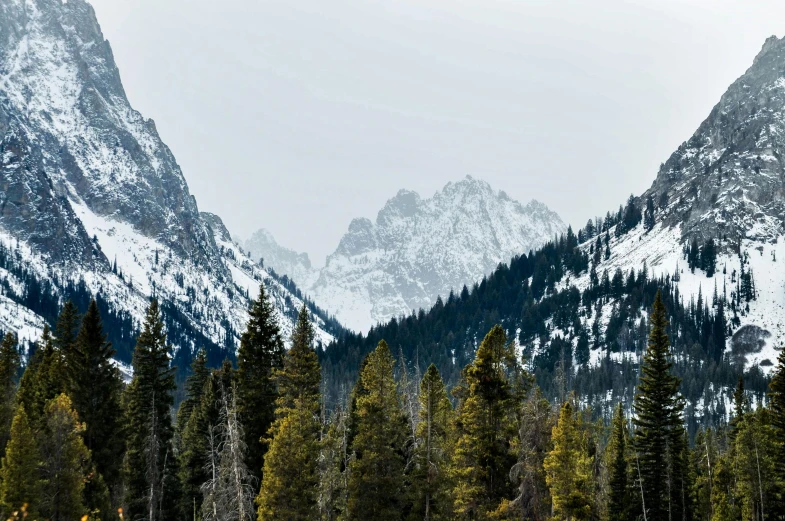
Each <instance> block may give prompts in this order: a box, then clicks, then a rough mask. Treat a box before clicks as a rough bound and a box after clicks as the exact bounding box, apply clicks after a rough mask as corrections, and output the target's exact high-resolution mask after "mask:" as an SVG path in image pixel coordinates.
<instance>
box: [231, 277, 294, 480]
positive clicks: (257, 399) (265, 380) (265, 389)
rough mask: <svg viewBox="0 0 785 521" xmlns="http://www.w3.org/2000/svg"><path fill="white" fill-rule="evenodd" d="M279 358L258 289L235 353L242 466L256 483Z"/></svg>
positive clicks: (271, 318) (269, 309) (270, 316)
mask: <svg viewBox="0 0 785 521" xmlns="http://www.w3.org/2000/svg"><path fill="white" fill-rule="evenodd" d="M283 355H284V347H283V340H282V339H281V333H280V330H279V328H278V324H277V322H276V318H275V310H274V308H273V305H272V303H271V302H270V300H269V299H268V297H267V295H266V294H265V289H264V285H261V286H260V287H259V297H258V299H257V300H256V301H254V302H253V304H252V306H251V310H250V317H249V319H248V327H247V329H246V330H245V333H243V335H242V337H241V339H240V348H239V350H238V351H237V392H238V408H239V415H240V423H241V424H242V425H243V428H244V429H245V443H246V445H247V447H248V449H247V450H248V452H247V456H246V464H247V466H248V469H249V470H250V472H251V474H252V475H253V476H254V477H255V478H256V479H257V480H258V481H259V482H261V479H260V478H261V473H262V467H263V466H264V453H265V452H266V445H264V444H262V441H261V440H262V438H264V437H266V436H267V431H268V430H269V429H270V426H271V425H272V423H273V420H274V419H275V400H276V399H277V397H278V393H277V391H276V386H275V381H274V378H273V375H274V372H275V370H276V369H280V368H281V366H282V364H283Z"/></svg>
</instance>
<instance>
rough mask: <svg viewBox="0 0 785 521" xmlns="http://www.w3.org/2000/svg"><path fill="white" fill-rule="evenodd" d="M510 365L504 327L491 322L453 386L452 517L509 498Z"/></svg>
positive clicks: (482, 511)
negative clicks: (455, 405)
mask: <svg viewBox="0 0 785 521" xmlns="http://www.w3.org/2000/svg"><path fill="white" fill-rule="evenodd" d="M514 364H515V354H514V351H513V350H512V346H510V345H508V344H507V336H506V334H505V333H504V330H503V329H502V328H501V326H498V325H497V326H494V327H493V328H492V329H491V330H490V331H489V332H488V334H487V335H486V336H485V339H483V341H482V343H481V344H480V347H479V348H478V349H477V354H476V356H475V359H474V362H473V363H471V364H470V365H468V366H466V368H465V369H464V370H463V382H462V385H461V386H460V387H458V388H457V389H456V390H455V391H454V394H456V395H457V396H458V399H459V405H458V410H457V418H456V443H455V447H454V449H453V455H452V462H451V465H450V466H451V476H452V479H453V482H454V489H453V499H454V509H455V510H454V512H455V519H485V518H487V516H489V515H490V513H491V512H493V511H494V510H496V509H497V507H498V506H499V505H500V504H501V502H502V501H503V500H505V499H507V500H510V499H511V498H510V497H509V496H511V495H512V494H511V492H512V489H513V486H512V483H511V481H510V477H509V474H510V469H511V468H512V467H513V465H515V463H516V457H515V454H514V452H512V450H511V443H510V442H511V440H512V439H514V437H515V435H516V434H517V427H518V422H517V417H516V412H517V407H518V406H519V404H518V403H517V400H516V398H517V397H518V394H519V393H518V390H516V389H515V386H514V385H512V384H511V382H510V380H509V378H508V374H509V372H510V371H509V368H510V365H514ZM513 373H515V371H513Z"/></svg>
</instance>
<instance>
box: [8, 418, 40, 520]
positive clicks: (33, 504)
mask: <svg viewBox="0 0 785 521" xmlns="http://www.w3.org/2000/svg"><path fill="white" fill-rule="evenodd" d="M40 464H41V455H40V453H39V451H38V444H37V441H36V439H35V437H34V436H33V431H32V430H31V428H30V423H29V422H28V420H27V414H26V413H25V410H24V407H22V406H21V405H20V406H19V407H17V409H16V414H15V415H14V419H13V423H12V424H11V438H10V440H9V441H8V446H7V447H6V451H5V456H4V457H3V462H2V466H1V467H0V508H2V514H3V515H4V516H5V517H6V519H7V518H8V517H10V516H11V514H12V512H14V511H18V510H19V509H20V508H22V506H23V505H27V508H26V513H27V516H28V517H30V518H31V519H35V518H36V516H37V515H38V507H39V505H40V502H41V485H42V483H41V478H40V476H39V475H38V468H39V466H40ZM20 517H22V516H20Z"/></svg>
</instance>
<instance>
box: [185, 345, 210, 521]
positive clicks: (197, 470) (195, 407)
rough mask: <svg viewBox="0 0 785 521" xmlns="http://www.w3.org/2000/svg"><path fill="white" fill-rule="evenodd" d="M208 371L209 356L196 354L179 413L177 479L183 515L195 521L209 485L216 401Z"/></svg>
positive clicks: (203, 353)
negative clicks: (213, 403)
mask: <svg viewBox="0 0 785 521" xmlns="http://www.w3.org/2000/svg"><path fill="white" fill-rule="evenodd" d="M210 380H211V375H210V370H209V369H208V368H207V353H206V352H205V350H204V349H200V350H199V351H197V353H196V356H195V357H194V360H193V363H192V365H191V374H190V375H189V376H188V379H187V380H186V383H185V388H186V396H185V399H184V400H183V402H182V403H181V404H180V408H179V410H178V411H177V445H178V451H177V454H178V463H179V465H178V478H179V480H180V492H181V495H180V498H181V503H180V515H181V517H182V518H183V519H195V518H196V512H195V511H196V510H197V509H198V508H201V505H202V492H201V486H202V484H203V483H204V482H205V481H207V479H208V477H207V475H206V473H205V470H204V469H205V465H206V464H207V451H208V448H207V435H208V426H209V420H210V419H209V418H208V410H207V409H208V407H209V405H208V403H209V401H211V400H214V391H213V389H212V388H209V389H208V385H210V384H211V383H212V382H211V381H210Z"/></svg>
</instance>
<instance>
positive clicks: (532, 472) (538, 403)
mask: <svg viewBox="0 0 785 521" xmlns="http://www.w3.org/2000/svg"><path fill="white" fill-rule="evenodd" d="M554 419H555V418H554V415H553V414H552V413H551V405H550V403H548V400H547V399H545V397H544V396H543V394H542V391H541V390H540V388H539V387H537V388H535V389H534V390H533V391H532V392H530V393H529V396H528V397H527V398H526V401H525V402H524V403H523V407H522V408H521V418H520V427H519V429H518V438H519V455H518V462H517V463H516V464H515V466H514V467H513V468H512V471H511V473H510V474H511V476H512V477H513V478H514V479H517V480H518V494H517V496H516V497H515V499H514V500H513V501H512V503H511V504H510V511H511V512H515V513H517V516H516V517H515V518H516V519H545V518H546V517H548V516H549V515H550V512H551V496H550V491H549V490H548V483H547V481H546V479H545V468H544V461H545V457H546V456H547V455H548V452H550V449H551V433H552V431H553V426H554Z"/></svg>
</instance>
